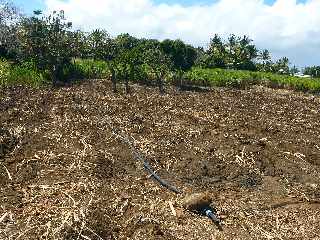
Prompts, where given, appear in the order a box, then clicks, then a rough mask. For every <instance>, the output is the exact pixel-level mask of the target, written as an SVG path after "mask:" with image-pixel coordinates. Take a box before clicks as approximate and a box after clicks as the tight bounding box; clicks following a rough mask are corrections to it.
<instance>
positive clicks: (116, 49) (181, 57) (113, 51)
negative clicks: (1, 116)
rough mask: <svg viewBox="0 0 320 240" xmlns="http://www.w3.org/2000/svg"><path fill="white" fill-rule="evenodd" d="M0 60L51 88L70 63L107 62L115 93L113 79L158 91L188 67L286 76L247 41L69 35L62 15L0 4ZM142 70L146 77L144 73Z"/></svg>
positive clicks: (284, 62) (281, 65)
mask: <svg viewBox="0 0 320 240" xmlns="http://www.w3.org/2000/svg"><path fill="white" fill-rule="evenodd" d="M0 57H2V58H6V59H10V60H11V61H13V62H15V63H22V62H31V63H32V64H34V65H35V66H36V67H37V69H40V70H43V71H46V72H47V73H48V76H50V78H51V79H52V82H53V84H56V83H57V82H58V80H59V79H62V75H63V73H64V70H65V68H66V67H68V66H72V64H73V60H74V59H76V58H81V59H94V60H103V61H106V62H107V63H108V66H109V69H110V72H111V75H112V76H111V79H112V80H113V83H114V89H115V90H116V82H117V79H118V80H119V79H121V80H124V81H125V83H126V86H127V91H129V87H128V82H129V80H135V79H139V80H141V81H143V80H146V79H147V78H152V79H154V80H155V81H156V82H157V84H158V85H159V88H160V91H161V92H163V80H164V79H165V78H166V76H167V75H168V74H169V73H170V74H173V75H174V76H175V77H176V78H177V79H179V78H180V79H181V77H182V75H183V72H185V71H187V70H189V69H191V68H192V67H194V66H199V67H203V68H228V69H241V70H251V71H264V72H277V73H287V74H288V73H289V72H290V69H289V60H288V59H287V58H282V59H279V60H278V61H276V62H273V61H272V60H271V56H270V53H269V51H268V50H263V51H259V50H258V49H257V48H256V46H255V45H254V44H253V41H252V40H251V39H250V38H249V37H247V36H243V37H238V36H235V35H230V36H229V38H228V39H227V40H223V39H222V38H221V37H220V36H219V35H214V37H213V38H212V39H211V40H210V44H209V46H208V48H207V49H204V48H195V47H193V46H191V45H188V44H185V43H184V42H183V41H181V40H169V39H167V40H164V41H158V40H155V39H138V38H135V37H133V36H130V35H129V34H121V35H119V36H117V37H115V38H112V37H111V36H110V35H109V34H108V32H107V31H105V30H99V29H97V30H94V31H92V32H90V33H87V32H82V31H74V30H73V29H72V23H71V22H68V21H67V20H66V19H65V16H64V12H63V11H60V12H53V13H52V14H51V15H50V16H43V15H42V13H41V11H35V12H34V16H32V17H26V16H21V14H19V13H18V11H17V9H16V8H15V7H14V6H13V5H12V4H10V3H8V2H5V0H0ZM146 72H147V73H148V74H147V75H148V76H147V75H146Z"/></svg>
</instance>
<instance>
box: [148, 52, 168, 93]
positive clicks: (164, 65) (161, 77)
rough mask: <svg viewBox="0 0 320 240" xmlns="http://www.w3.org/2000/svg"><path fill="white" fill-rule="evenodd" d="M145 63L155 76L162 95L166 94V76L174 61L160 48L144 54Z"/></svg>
mask: <svg viewBox="0 0 320 240" xmlns="http://www.w3.org/2000/svg"><path fill="white" fill-rule="evenodd" d="M143 56H144V62H145V64H146V65H147V66H148V67H149V68H150V71H151V73H152V74H153V75H154V77H155V79H156V81H157V84H158V87H159V91H160V94H164V81H165V77H166V75H168V73H169V72H170V70H171V69H172V65H173V63H172V61H171V60H170V58H169V57H168V56H167V55H166V54H165V53H164V52H162V51H161V50H160V49H159V48H151V49H149V50H147V51H146V52H145V53H144V55H143Z"/></svg>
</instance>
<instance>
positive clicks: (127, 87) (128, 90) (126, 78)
mask: <svg viewBox="0 0 320 240" xmlns="http://www.w3.org/2000/svg"><path fill="white" fill-rule="evenodd" d="M125 87H126V94H129V93H130V87H129V78H128V77H127V76H126V77H125Z"/></svg>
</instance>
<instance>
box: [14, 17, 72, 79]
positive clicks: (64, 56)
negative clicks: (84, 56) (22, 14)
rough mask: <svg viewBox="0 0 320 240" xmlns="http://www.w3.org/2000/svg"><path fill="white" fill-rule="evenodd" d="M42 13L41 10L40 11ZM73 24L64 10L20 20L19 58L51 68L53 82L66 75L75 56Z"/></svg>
mask: <svg viewBox="0 0 320 240" xmlns="http://www.w3.org/2000/svg"><path fill="white" fill-rule="evenodd" d="M37 14H40V13H37ZM71 26H72V24H71V23H70V22H67V21H66V20H65V18H64V12H63V11H60V12H58V13H57V12H53V13H52V15H50V16H48V17H42V18H39V17H38V16H37V15H35V16H33V17H31V18H24V19H23V20H22V21H20V23H19V25H18V31H17V36H16V37H17V39H18V46H16V48H17V52H18V53H19V59H18V60H19V61H20V62H22V61H32V62H34V63H35V64H36V66H37V68H38V69H41V70H43V71H48V72H49V73H50V75H51V77H52V80H53V84H55V83H56V81H58V79H59V77H60V76H61V75H63V67H64V66H65V65H68V64H70V62H71V59H72V56H73V54H74V53H73V51H74V50H73V48H70V46H72V43H73V42H72V41H73V38H72V37H73V34H72V32H71V31H70V29H71Z"/></svg>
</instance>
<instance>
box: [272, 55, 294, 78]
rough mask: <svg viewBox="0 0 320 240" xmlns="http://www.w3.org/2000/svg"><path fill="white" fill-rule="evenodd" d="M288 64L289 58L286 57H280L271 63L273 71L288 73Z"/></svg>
mask: <svg viewBox="0 0 320 240" xmlns="http://www.w3.org/2000/svg"><path fill="white" fill-rule="evenodd" d="M289 64H290V62H289V59H288V58H287V57H282V58H280V59H279V60H277V61H276V62H275V63H274V64H273V66H272V68H273V72H275V73H280V74H289Z"/></svg>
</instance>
